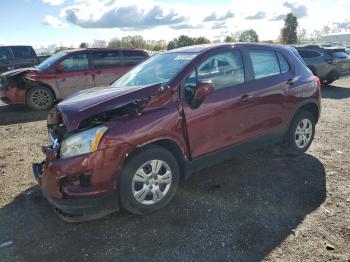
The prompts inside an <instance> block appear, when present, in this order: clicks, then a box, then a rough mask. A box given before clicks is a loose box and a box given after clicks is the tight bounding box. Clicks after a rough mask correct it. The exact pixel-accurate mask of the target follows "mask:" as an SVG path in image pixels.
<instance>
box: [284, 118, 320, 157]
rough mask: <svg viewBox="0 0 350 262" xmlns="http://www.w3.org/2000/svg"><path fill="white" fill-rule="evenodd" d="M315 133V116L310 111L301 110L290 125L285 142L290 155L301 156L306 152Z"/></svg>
mask: <svg viewBox="0 0 350 262" xmlns="http://www.w3.org/2000/svg"><path fill="white" fill-rule="evenodd" d="M314 135H315V118H314V116H313V115H312V114H311V113H310V112H308V111H299V112H298V113H297V114H296V115H295V117H294V119H293V121H292V124H291V125H290V128H289V131H288V134H287V137H286V144H285V151H286V153H287V154H288V155H291V156H299V155H301V154H303V153H304V152H306V151H307V150H308V149H309V147H310V145H311V143H312V141H313V139H314Z"/></svg>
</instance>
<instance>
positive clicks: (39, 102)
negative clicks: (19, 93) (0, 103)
mask: <svg viewBox="0 0 350 262" xmlns="http://www.w3.org/2000/svg"><path fill="white" fill-rule="evenodd" d="M54 102H55V96H54V94H53V92H52V91H51V90H50V89H49V88H47V87H44V86H38V87H33V88H31V89H30V90H29V91H28V93H27V96H26V104H27V106H28V107H29V108H30V109H32V110H35V111H44V110H47V109H50V108H51V107H52V106H53V104H54Z"/></svg>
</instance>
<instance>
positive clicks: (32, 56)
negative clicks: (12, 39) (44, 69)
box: [0, 46, 49, 73]
mask: <svg viewBox="0 0 350 262" xmlns="http://www.w3.org/2000/svg"><path fill="white" fill-rule="evenodd" d="M48 57H49V56H37V54H36V53H35V51H34V49H33V47H31V46H0V73H3V72H6V71H8V70H12V69H16V68H23V67H31V66H36V65H38V64H40V63H41V62H43V61H44V60H45V59H47V58H48Z"/></svg>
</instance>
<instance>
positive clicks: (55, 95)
mask: <svg viewBox="0 0 350 262" xmlns="http://www.w3.org/2000/svg"><path fill="white" fill-rule="evenodd" d="M36 87H45V88H47V89H49V90H50V91H51V92H52V93H53V96H54V100H55V101H56V100H57V94H56V92H55V90H54V88H52V87H51V86H49V85H47V84H43V83H38V84H37V85H33V86H30V87H29V88H27V89H26V93H25V102H26V103H27V95H28V93H29V91H30V90H32V89H33V88H36Z"/></svg>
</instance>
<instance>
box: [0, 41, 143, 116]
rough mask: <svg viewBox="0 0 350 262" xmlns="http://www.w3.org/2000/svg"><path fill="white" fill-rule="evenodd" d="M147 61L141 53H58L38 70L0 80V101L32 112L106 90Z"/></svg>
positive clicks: (11, 73) (117, 50) (108, 50)
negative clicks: (79, 94) (94, 89)
mask: <svg viewBox="0 0 350 262" xmlns="http://www.w3.org/2000/svg"><path fill="white" fill-rule="evenodd" d="M148 57H149V55H148V53H147V52H146V51H144V50H141V49H125V48H123V49H121V48H91V49H73V50H65V51H61V52H59V53H57V54H55V55H52V56H51V57H50V58H48V59H46V60H45V61H43V62H42V63H41V64H40V65H38V66H37V67H31V68H22V69H15V70H11V71H8V72H5V73H3V74H2V75H1V76H0V100H2V101H3V102H5V103H7V104H26V105H28V106H29V107H30V108H31V109H33V110H46V109H48V108H51V107H52V105H53V104H54V102H55V101H60V100H62V99H64V98H65V97H67V96H69V95H71V94H73V93H75V92H77V91H80V90H83V89H88V88H92V87H98V86H107V85H108V84H110V83H111V82H113V81H114V80H116V79H117V78H119V77H120V76H121V75H123V74H124V73H126V72H127V71H128V70H130V68H131V67H133V66H135V65H136V64H139V63H140V62H142V61H143V60H145V59H147V58H148Z"/></svg>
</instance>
